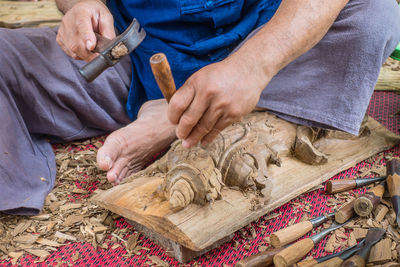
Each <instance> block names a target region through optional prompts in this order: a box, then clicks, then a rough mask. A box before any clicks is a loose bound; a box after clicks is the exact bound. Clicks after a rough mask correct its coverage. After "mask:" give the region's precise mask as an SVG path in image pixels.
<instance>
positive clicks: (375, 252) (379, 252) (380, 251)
mask: <svg viewBox="0 0 400 267" xmlns="http://www.w3.org/2000/svg"><path fill="white" fill-rule="evenodd" d="M391 247H392V241H391V240H390V239H389V238H385V239H383V240H381V241H379V242H378V243H376V244H375V245H374V246H373V247H372V249H371V252H370V254H369V260H368V262H369V263H374V264H383V263H386V262H389V261H391V260H392V250H391Z"/></svg>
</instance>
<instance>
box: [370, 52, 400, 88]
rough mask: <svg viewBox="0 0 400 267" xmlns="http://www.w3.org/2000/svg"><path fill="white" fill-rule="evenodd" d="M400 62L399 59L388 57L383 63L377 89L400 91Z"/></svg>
mask: <svg viewBox="0 0 400 267" xmlns="http://www.w3.org/2000/svg"><path fill="white" fill-rule="evenodd" d="M399 74H400V63H399V62H398V61H397V60H394V59H392V58H388V59H387V60H386V62H385V64H383V66H382V68H381V71H380V73H379V78H378V81H377V83H376V85H375V90H377V91H398V90H400V75H399Z"/></svg>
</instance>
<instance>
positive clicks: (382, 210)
mask: <svg viewBox="0 0 400 267" xmlns="http://www.w3.org/2000/svg"><path fill="white" fill-rule="evenodd" d="M388 211H389V208H388V207H386V206H385V205H382V204H380V205H378V207H376V209H375V210H374V212H373V213H374V216H375V220H376V221H378V222H381V221H382V220H383V218H385V216H386V214H387V213H388Z"/></svg>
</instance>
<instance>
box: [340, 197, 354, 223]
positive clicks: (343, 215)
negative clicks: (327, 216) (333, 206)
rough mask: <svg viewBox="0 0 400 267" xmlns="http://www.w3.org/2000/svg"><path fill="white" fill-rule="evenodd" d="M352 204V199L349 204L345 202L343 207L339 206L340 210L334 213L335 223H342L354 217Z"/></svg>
mask: <svg viewBox="0 0 400 267" xmlns="http://www.w3.org/2000/svg"><path fill="white" fill-rule="evenodd" d="M354 202H355V199H353V200H352V201H350V202H347V203H346V204H343V206H341V207H340V209H339V210H338V211H336V213H335V221H336V222H337V223H344V222H345V221H347V220H348V219H350V218H351V217H353V216H354Z"/></svg>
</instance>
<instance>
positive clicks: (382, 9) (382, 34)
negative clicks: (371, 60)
mask: <svg viewBox="0 0 400 267" xmlns="http://www.w3.org/2000/svg"><path fill="white" fill-rule="evenodd" d="M352 2H356V3H357V2H359V3H360V4H359V5H357V4H356V6H355V8H357V7H359V10H358V11H357V13H358V14H357V15H356V19H355V24H356V25H355V26H356V27H357V29H356V30H357V32H356V34H357V35H358V36H359V37H360V38H358V40H360V42H361V43H360V46H368V49H369V50H370V52H371V53H374V52H378V50H379V47H381V48H383V50H384V51H383V55H384V56H385V57H386V56H389V55H390V53H391V52H392V51H393V50H394V49H395V47H396V46H397V44H398V42H399V41H400V8H399V6H398V4H397V2H396V1H395V0H379V1H377V0H358V1H350V4H351V3H352ZM371 47H374V48H375V49H377V50H375V49H372V50H371Z"/></svg>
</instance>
